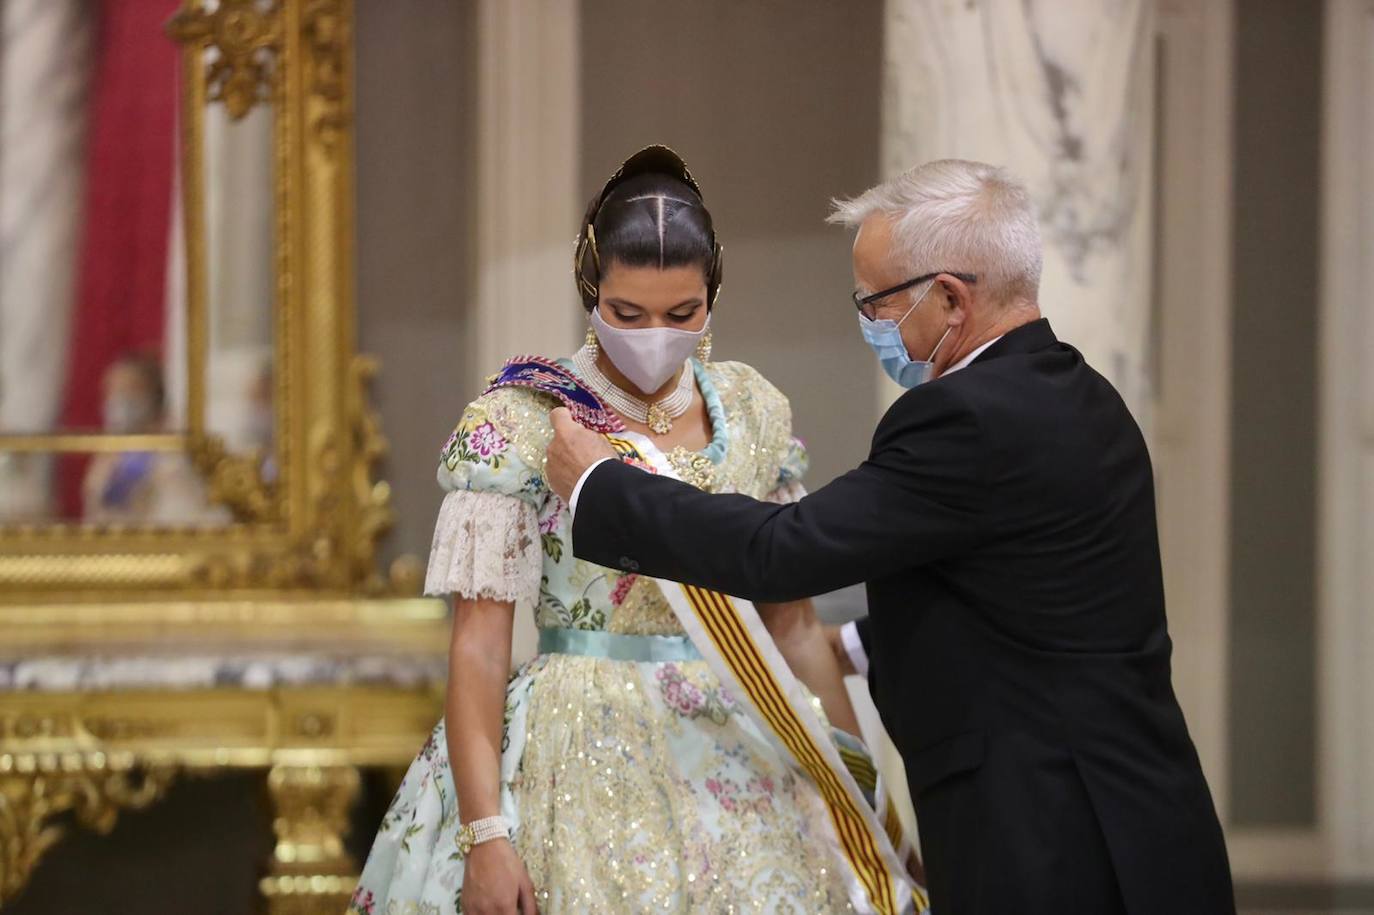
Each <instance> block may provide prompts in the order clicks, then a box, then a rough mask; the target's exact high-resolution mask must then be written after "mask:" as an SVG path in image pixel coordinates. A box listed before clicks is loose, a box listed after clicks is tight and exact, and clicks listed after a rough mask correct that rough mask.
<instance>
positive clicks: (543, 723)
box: [350, 362, 850, 915]
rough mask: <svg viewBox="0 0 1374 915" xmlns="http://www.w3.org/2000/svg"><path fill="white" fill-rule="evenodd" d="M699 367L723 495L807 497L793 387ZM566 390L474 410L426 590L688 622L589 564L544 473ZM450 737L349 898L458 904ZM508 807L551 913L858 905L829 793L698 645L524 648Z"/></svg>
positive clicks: (688, 469) (635, 581)
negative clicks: (764, 727) (832, 834)
mask: <svg viewBox="0 0 1374 915" xmlns="http://www.w3.org/2000/svg"><path fill="white" fill-rule="evenodd" d="M565 365H566V363H565ZM693 368H694V370H695V372H696V375H697V382H698V387H699V389H700V390H701V393H702V396H703V398H704V399H705V401H706V403H707V407H708V409H709V411H710V415H711V419H712V425H713V439H712V442H711V444H710V445H709V447H707V448H706V449H705V450H703V451H701V452H695V453H691V452H686V451H685V450H681V449H679V450H678V452H677V453H675V454H673V455H670V460H671V461H672V463H673V464H674V466H675V467H677V468H678V469H679V473H680V475H682V476H683V477H684V478H685V479H688V480H689V481H690V482H693V483H695V484H696V485H699V486H702V487H703V488H707V489H710V490H712V491H717V492H741V493H746V494H748V495H751V496H755V497H757V498H771V499H774V500H778V501H790V500H792V499H795V498H796V497H797V496H798V495H800V492H801V487H800V484H799V482H798V480H799V477H800V476H801V473H802V471H803V470H804V467H805V453H804V451H803V449H802V447H801V445H800V444H799V443H798V442H797V441H796V440H795V439H794V438H793V437H792V432H791V411H790V408H789V406H788V403H787V400H786V399H785V398H784V397H783V396H782V395H781V394H780V393H779V392H778V391H777V389H776V388H774V387H773V386H772V385H771V384H769V383H768V382H767V381H765V380H764V378H763V377H762V376H761V375H759V374H758V372H756V371H754V370H753V369H752V368H750V367H748V366H746V365H742V364H739V363H728V362H727V363H711V364H709V365H707V366H702V365H701V364H698V363H694V364H693ZM554 405H555V402H554V401H553V399H552V398H550V397H547V396H545V395H542V394H539V393H536V392H533V391H529V390H527V389H516V388H505V389H500V390H496V391H493V392H491V393H488V394H486V395H483V396H482V397H480V398H478V400H477V401H475V402H474V403H472V404H471V405H470V406H469V407H468V408H467V409H466V410H465V411H464V413H463V417H462V421H461V422H460V423H459V425H458V428H457V430H456V431H455V432H454V433H453V436H452V437H451V438H450V439H449V441H448V443H447V445H446V446H445V447H444V450H443V454H442V460H441V463H440V466H439V482H440V484H441V485H442V486H443V488H444V489H445V490H448V495H447V496H445V498H444V501H443V504H442V507H441V509H440V513H439V521H438V525H437V527H436V530H435V534H434V547H433V553H432V555H431V559H430V566H429V573H428V578H427V584H426V590H427V591H428V592H429V593H432V594H448V593H454V594H459V595H466V596H482V597H488V598H494V599H500V600H514V601H515V602H516V604H517V608H520V607H525V608H533V610H534V614H535V620H536V622H537V624H538V625H539V626H540V627H541V629H542V628H549V627H552V628H563V629H583V630H604V631H608V632H612V633H627V634H637V635H681V634H682V629H681V627H679V626H678V624H677V621H676V619H675V618H674V616H673V613H672V610H671V609H670V608H669V607H668V605H667V603H666V602H665V600H664V599H663V596H662V594H661V592H660V591H659V588H658V585H657V584H656V583H655V582H653V581H652V580H649V579H646V578H639V577H636V576H635V575H632V574H626V573H623V572H620V571H618V570H612V569H607V568H602V567H600V566H595V565H591V564H589V563H586V562H583V561H581V560H579V559H576V558H574V556H573V551H572V544H571V543H570V542H569V526H570V521H569V515H568V512H567V509H566V506H564V504H563V503H562V500H560V499H559V498H558V497H557V496H556V495H554V494H552V493H551V492H550V491H549V489H548V487H547V485H546V484H545V481H544V480H543V478H542V477H541V475H540V468H541V466H542V462H543V455H544V450H545V447H546V446H547V444H548V442H549V440H550V438H551V437H552V429H551V427H550V424H549V419H548V413H549V410H550V409H551V408H552V407H553V406H554ZM637 441H638V442H639V443H641V444H643V443H647V442H648V439H646V438H643V437H638V438H637ZM594 510H595V507H594V506H586V507H584V508H583V511H594ZM445 739H446V738H445V732H444V723H443V722H442V721H440V722H439V724H438V726H437V727H436V728H435V730H434V733H433V735H432V736H431V738H430V740H429V742H428V743H427V744H426V745H425V747H424V749H423V750H421V752H420V755H419V756H418V757H417V758H416V760H415V762H414V763H413V764H412V765H411V767H410V770H409V772H408V773H407V774H406V776H405V780H404V782H403V783H402V785H401V788H400V790H399V791H398V793H397V794H396V797H395V799H394V800H393V801H392V803H391V807H390V809H389V810H388V811H387V814H386V817H385V819H384V821H383V823H382V826H381V829H380V831H379V832H378V834H377V838H376V840H375V842H374V844H373V847H372V852H371V854H370V855H369V857H368V860H367V864H366V866H365V867H364V869H363V874H362V879H361V881H360V883H359V886H358V889H357V892H356V893H355V895H354V898H353V902H352V905H351V907H350V911H351V912H363V913H367V915H402V913H406V915H409V913H436V915H437V913H442V915H451V913H454V912H460V911H462V885H463V862H462V860H461V859H460V858H459V857H458V855H457V847H456V844H455V841H454V840H455V834H456V832H457V829H458V826H459V822H460V820H459V812H458V809H457V805H456V800H455V791H454V783H453V777H452V774H451V773H450V771H449V763H448V751H447V748H446V743H445ZM501 807H502V813H503V814H504V815H505V816H506V817H507V818H509V819H510V820H511V821H512V822H513V823H515V824H516V828H515V834H514V838H513V841H514V844H515V848H516V850H517V851H518V852H519V854H520V857H521V859H522V860H523V861H524V863H525V866H526V867H527V868H528V870H529V874H530V877H531V878H532V880H533V882H534V885H535V888H536V892H537V894H538V898H539V905H540V911H541V912H542V913H560V912H598V913H606V912H712V913H714V912H720V913H737V912H766V913H783V912H796V913H819V912H831V911H849V910H850V906H849V903H848V900H847V897H846V895H845V890H844V886H843V883H842V881H841V879H840V868H841V867H842V866H843V865H842V864H840V863H839V862H837V861H835V860H832V859H831V854H832V852H830V851H829V849H828V847H827V843H826V841H825V838H824V836H825V832H824V831H825V830H828V829H829V828H830V827H829V824H828V821H827V817H826V812H825V808H824V806H823V804H822V802H821V800H820V798H819V796H818V795H817V793H816V792H815V790H814V789H813V788H812V786H811V785H810V783H809V782H806V781H804V780H802V779H799V778H797V777H795V776H794V775H793V774H792V773H791V771H790V770H789V769H788V768H787V767H786V766H785V765H784V763H783V761H782V759H781V757H780V756H779V755H778V754H777V752H776V751H775V750H774V749H773V748H772V746H771V745H770V744H769V743H768V741H767V740H765V739H764V738H763V736H762V735H761V734H760V733H759V731H758V730H757V729H756V727H755V726H754V724H753V722H752V721H751V720H749V719H748V718H747V717H746V715H745V714H744V713H743V711H742V710H740V709H738V708H737V707H736V705H735V703H734V702H733V700H732V698H731V697H730V695H729V694H728V693H727V692H726V691H725V690H724V689H723V688H722V687H721V685H720V684H719V683H718V682H717V680H716V678H715V676H714V675H713V674H712V673H711V671H710V670H709V669H708V667H707V665H706V663H705V662H704V661H700V660H691V661H675V662H657V663H655V662H635V661H617V660H609V659H606V658H603V657H588V656H584V655H574V654H546V655H540V656H538V657H536V658H534V659H533V660H532V661H530V662H529V663H527V664H525V665H524V666H523V667H522V668H520V670H518V671H517V672H516V673H515V674H514V675H513V676H512V677H511V680H510V684H509V686H508V687H507V691H506V708H505V734H504V738H503V740H502V758H501Z"/></svg>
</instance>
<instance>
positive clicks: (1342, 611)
mask: <svg viewBox="0 0 1374 915" xmlns="http://www.w3.org/2000/svg"><path fill="white" fill-rule="evenodd" d="M1325 26H1326V29H1325V48H1324V53H1323V56H1324V60H1323V64H1324V67H1325V72H1324V74H1323V87H1324V90H1323V91H1324V94H1325V100H1324V103H1325V110H1324V116H1323V118H1322V125H1323V137H1322V171H1323V178H1322V221H1323V224H1322V236H1323V238H1325V239H1326V243H1325V244H1324V246H1323V248H1322V263H1321V272H1322V290H1321V304H1320V309H1321V319H1320V321H1319V322H1318V323H1319V327H1320V328H1321V336H1320V338H1319V342H1318V347H1319V350H1318V351H1319V354H1320V361H1319V369H1320V373H1321V374H1320V375H1319V382H1320V383H1319V385H1318V391H1319V395H1320V400H1319V404H1318V411H1319V413H1318V415H1319V417H1320V424H1319V442H1320V450H1319V455H1320V462H1321V463H1320V465H1319V470H1320V473H1319V500H1320V501H1319V503H1318V504H1319V512H1318V519H1319V527H1318V542H1319V543H1320V544H1321V552H1320V554H1319V563H1320V566H1319V572H1318V574H1319V578H1318V601H1319V603H1318V606H1317V613H1318V620H1319V621H1320V625H1319V627H1318V633H1319V642H1318V656H1317V670H1318V676H1319V680H1318V683H1317V694H1318V696H1319V697H1320V715H1321V718H1320V724H1321V727H1320V728H1319V730H1318V744H1317V753H1318V761H1319V766H1320V769H1319V771H1320V776H1319V781H1318V791H1317V796H1318V803H1319V804H1320V808H1319V814H1318V823H1319V826H1320V828H1321V830H1322V836H1321V842H1322V848H1323V851H1324V855H1323V856H1322V860H1321V866H1322V873H1323V875H1324V876H1329V877H1334V878H1336V879H1339V880H1347V881H1351V882H1354V881H1368V880H1374V729H1371V728H1370V726H1369V723H1370V722H1371V721H1374V665H1371V664H1370V663H1369V659H1370V657H1371V656H1372V655H1374V617H1371V615H1370V613H1369V608H1370V607H1371V606H1374V566H1371V564H1370V561H1369V560H1370V557H1371V556H1374V525H1371V523H1370V519H1371V518H1374V363H1371V360H1370V354H1371V353H1374V253H1371V252H1374V2H1370V0H1329V2H1328V3H1327V4H1326V23H1325ZM1290 858H1291V854H1290ZM1270 872H1271V873H1272V872H1273V871H1272V870H1271V871H1270Z"/></svg>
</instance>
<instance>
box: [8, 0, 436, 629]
mask: <svg viewBox="0 0 1374 915" xmlns="http://www.w3.org/2000/svg"><path fill="white" fill-rule="evenodd" d="M351 23H352V10H351V5H350V2H349V0H217V2H213V0H184V2H183V4H182V7H181V9H180V10H179V11H178V12H177V14H176V15H175V17H174V18H173V19H172V20H171V21H170V22H169V23H168V24H167V34H168V35H169V37H170V38H171V39H173V40H175V41H177V42H178V43H179V44H180V46H181V60H182V62H181V86H180V113H179V125H180V133H181V200H182V212H183V214H184V225H185V227H186V231H185V250H186V295H187V304H188V313H187V327H186V344H187V362H188V375H187V394H188V398H187V415H186V423H185V431H184V432H176V433H165V434H158V435H114V436H110V435H85V434H49V435H22V436H13V435H10V436H3V437H0V449H4V450H9V451H46V452H77V451H81V452H100V451H107V452H108V451H128V450H143V451H179V452H182V453H184V454H186V455H187V456H188V457H189V458H190V460H191V461H192V462H193V464H194V466H195V467H196V468H197V469H198V471H199V472H200V473H201V474H202V476H203V478H204V480H205V482H206V485H207V488H208V491H209V493H210V497H211V499H212V501H214V502H216V503H219V504H222V505H225V506H227V507H229V508H230V509H231V510H232V511H233V515H234V519H233V520H232V522H230V523H228V524H226V525H223V526H218V527H205V528H191V527H184V528H173V527H162V528H159V527H136V528H135V527H127V528H121V527H114V526H103V527H102V526H94V525H86V524H73V523H51V524H48V523H24V524H14V525H4V526H0V601H3V602H6V603H24V602H33V601H41V602H50V601H52V600H54V599H57V600H62V599H65V598H68V597H76V598H78V599H90V598H96V599H104V600H115V601H118V600H128V599H142V598H147V597H157V596H159V595H165V596H176V597H183V598H191V599H198V598H203V597H209V596H223V595H225V592H231V593H234V594H242V595H252V594H255V593H261V592H270V593H272V594H274V595H277V596H281V595H282V594H283V592H292V591H300V592H304V591H308V592H310V593H311V594H312V595H325V596H328V595H331V594H332V595H349V594H352V595H358V594H372V595H380V594H387V593H392V594H394V593H405V592H409V593H415V592H416V591H418V581H417V579H418V573H417V572H416V571H415V569H414V568H413V565H408V564H405V563H401V564H399V565H398V568H397V570H396V571H394V572H393V573H392V574H391V575H390V577H386V576H384V575H383V574H381V573H380V572H379V571H378V569H377V567H376V549H377V542H378V538H379V537H380V535H381V534H382V533H383V532H384V531H385V530H386V529H387V527H388V526H389V525H390V523H391V519H392V515H391V510H390V508H389V499H390V492H389V489H388V487H387V485H386V484H385V483H383V482H377V481H375V480H374V479H373V475H372V470H373V467H374V465H375V463H376V461H377V460H378V458H379V457H380V456H381V455H382V454H383V453H384V452H385V450H386V442H385V440H384V439H383V437H382V435H381V432H380V429H379V425H378V421H377V418H376V416H375V414H374V413H373V412H372V411H371V410H370V409H369V407H368V404H367V397H366V390H367V386H368V382H369V379H370V378H371V377H372V375H373V374H374V372H375V371H376V365H375V363H374V362H373V361H372V360H370V359H368V358H367V357H364V356H360V355H358V353H357V352H356V344H355V321H354V301H353V294H354V293H353V288H354V277H353V219H354V215H353V211H352V200H353V192H352V182H353V137H352V106H353V92H352V80H353V73H352V67H353V62H352V42H351V34H350V30H351ZM207 52H213V53H207ZM216 104H222V105H224V106H225V108H226V111H227V113H228V115H229V117H230V118H234V119H237V118H241V117H242V116H243V115H244V114H246V113H247V112H249V111H250V110H251V109H253V108H254V107H255V106H258V105H270V106H272V108H273V126H272V163H273V175H272V181H273V188H272V199H273V210H274V213H273V221H274V226H275V228H274V238H273V240H272V247H273V251H274V264H273V269H274V277H275V279H274V282H275V301H274V302H273V303H272V312H273V317H272V321H273V325H274V337H275V339H274V351H275V352H274V359H273V364H274V369H273V373H272V379H273V381H272V383H273V386H274V391H273V396H274V408H275V436H274V442H275V450H276V454H275V461H276V465H277V468H278V471H277V473H276V474H275V475H274V478H273V479H272V480H270V481H269V480H266V479H264V476H263V473H262V471H261V468H262V463H261V460H260V458H259V457H258V456H254V455H247V454H239V453H232V452H231V451H230V450H229V449H227V448H226V447H225V444H224V442H223V441H222V439H221V438H219V437H218V436H216V435H215V434H213V433H212V432H210V431H209V430H207V428H206V424H205V411H204V404H205V393H206V391H205V385H206V371H205V368H206V346H207V332H206V326H207V316H206V300H207V289H206V239H205V231H204V209H205V201H204V183H203V173H202V168H203V160H204V143H205V114H206V109H207V106H208V105H216Z"/></svg>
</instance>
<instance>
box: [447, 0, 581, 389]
mask: <svg viewBox="0 0 1374 915" xmlns="http://www.w3.org/2000/svg"><path fill="white" fill-rule="evenodd" d="M477 28H478V40H477V42H478V43H477V46H478V66H477V74H478V76H477V80H478V110H477V118H478V129H477V176H478V191H477V221H476V224H475V225H476V229H475V231H476V243H477V270H478V278H477V299H476V301H475V302H474V303H473V315H474V317H475V319H476V320H475V322H474V331H475V341H474V342H475V343H476V350H475V354H474V355H475V357H476V361H477V363H478V366H476V367H477V368H478V369H479V370H480V371H481V372H483V373H484V374H488V373H491V372H494V371H496V370H497V369H498V368H500V366H501V364H502V363H503V362H504V361H505V360H506V359H507V358H509V357H510V356H513V355H517V354H520V353H540V354H544V355H550V356H561V355H565V354H567V353H569V352H571V351H572V349H573V346H574V343H575V342H576V340H577V339H578V337H579V335H580V334H579V331H580V328H581V326H582V311H581V307H580V305H579V304H578V300H577V295H576V292H575V290H574V287H573V283H572V245H573V238H574V236H575V235H576V234H577V223H578V220H579V219H580V218H581V214H582V207H583V204H584V203H585V199H584V197H585V195H584V193H583V190H584V189H583V188H581V187H579V186H578V161H579V160H578V149H579V148H580V145H581V144H580V142H579V139H580V138H579V130H578V124H579V122H580V110H581V108H580V106H581V98H580V96H579V91H578V88H579V83H580V80H579V55H578V8H577V5H576V4H571V3H561V2H553V0H482V2H481V3H479V4H478V11H477Z"/></svg>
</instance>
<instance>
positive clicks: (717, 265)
mask: <svg viewBox="0 0 1374 915" xmlns="http://www.w3.org/2000/svg"><path fill="white" fill-rule="evenodd" d="M637 175H668V176H669V177H671V178H676V179H677V180H679V181H681V182H682V183H683V184H685V185H687V186H688V187H689V188H691V189H692V192H693V193H694V194H696V195H697V200H698V201H701V200H702V195H701V185H699V184H697V179H695V178H693V177H692V173H691V172H690V171H689V170H688V169H687V163H686V162H684V161H682V157H681V156H679V155H678V154H677V153H676V152H674V151H673V150H671V149H669V148H668V147H667V146H663V145H661V144H653V145H651V146H646V147H644V148H643V149H641V150H640V151H639V152H637V153H635V154H634V155H633V156H630V158H628V159H626V160H625V161H624V162H622V163H621V165H620V168H618V169H616V170H615V174H613V175H611V177H610V178H608V179H607V180H606V183H605V185H604V186H602V188H601V193H599V194H597V195H596V196H595V197H593V198H592V200H591V202H590V203H589V204H587V212H586V214H585V215H584V216H583V218H582V230H581V231H580V232H578V233H577V240H576V241H575V242H574V243H573V280H574V281H575V282H576V283H577V292H578V295H580V296H581V297H582V304H583V306H584V307H585V308H586V309H587V310H588V311H591V310H592V309H593V308H595V307H596V299H597V295H598V288H599V286H600V284H601V257H600V255H599V254H598V253H597V250H596V229H595V228H594V225H595V223H596V216H597V214H598V213H600V212H601V207H602V205H603V204H605V202H606V198H607V197H609V196H611V192H612V191H613V190H615V189H616V187H617V186H619V185H620V184H622V183H623V182H625V181H627V180H629V179H630V178H633V177H635V176H637ZM711 248H712V254H711V263H710V265H709V266H708V269H707V271H706V301H707V304H708V305H709V306H712V307H714V306H715V304H716V297H717V296H719V295H720V277H721V260H722V257H721V255H722V253H723V251H724V249H723V248H722V246H721V244H720V243H719V242H717V241H716V240H715V232H714V230H712V237H711ZM589 255H590V256H589Z"/></svg>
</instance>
